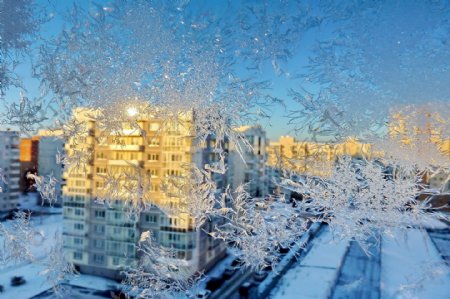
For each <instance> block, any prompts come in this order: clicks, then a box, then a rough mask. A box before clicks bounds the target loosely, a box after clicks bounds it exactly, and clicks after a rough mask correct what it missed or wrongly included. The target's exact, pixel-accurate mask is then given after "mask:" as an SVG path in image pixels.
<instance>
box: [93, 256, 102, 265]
mask: <svg viewBox="0 0 450 299" xmlns="http://www.w3.org/2000/svg"><path fill="white" fill-rule="evenodd" d="M103 260H104V256H103V255H102V254H94V263H96V264H103Z"/></svg>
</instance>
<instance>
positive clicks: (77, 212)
mask: <svg viewBox="0 0 450 299" xmlns="http://www.w3.org/2000/svg"><path fill="white" fill-rule="evenodd" d="M75 215H77V216H84V210H82V209H75Z"/></svg>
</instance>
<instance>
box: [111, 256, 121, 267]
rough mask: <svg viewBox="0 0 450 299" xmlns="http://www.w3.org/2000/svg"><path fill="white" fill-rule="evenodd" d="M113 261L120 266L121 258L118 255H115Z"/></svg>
mask: <svg viewBox="0 0 450 299" xmlns="http://www.w3.org/2000/svg"><path fill="white" fill-rule="evenodd" d="M112 263H113V265H114V266H118V265H119V263H120V259H119V258H118V257H113V260H112Z"/></svg>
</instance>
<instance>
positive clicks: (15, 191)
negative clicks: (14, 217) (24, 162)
mask: <svg viewBox="0 0 450 299" xmlns="http://www.w3.org/2000/svg"><path fill="white" fill-rule="evenodd" d="M19 176H20V162H19V133H18V132H14V131H0V189H1V191H0V213H4V212H9V211H11V210H14V209H16V208H18V206H19V195H20V190H19Z"/></svg>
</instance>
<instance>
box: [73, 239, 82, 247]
mask: <svg viewBox="0 0 450 299" xmlns="http://www.w3.org/2000/svg"><path fill="white" fill-rule="evenodd" d="M73 243H74V244H75V245H83V239H80V238H74V239H73Z"/></svg>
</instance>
